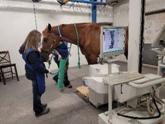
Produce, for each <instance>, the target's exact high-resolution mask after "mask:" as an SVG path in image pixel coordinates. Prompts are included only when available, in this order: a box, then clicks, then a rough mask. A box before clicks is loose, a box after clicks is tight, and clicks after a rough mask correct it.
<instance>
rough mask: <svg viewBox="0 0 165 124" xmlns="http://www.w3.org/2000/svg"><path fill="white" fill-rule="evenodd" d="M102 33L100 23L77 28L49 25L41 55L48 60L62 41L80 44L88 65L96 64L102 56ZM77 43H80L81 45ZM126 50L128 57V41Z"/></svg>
mask: <svg viewBox="0 0 165 124" xmlns="http://www.w3.org/2000/svg"><path fill="white" fill-rule="evenodd" d="M58 27H59V28H58ZM127 29H128V28H127ZM76 30H77V32H78V37H77V34H76ZM100 31H101V24H98V23H79V24H76V28H75V25H74V24H62V25H60V26H54V27H51V25H50V24H49V25H48V26H47V27H46V29H45V30H44V31H43V32H42V33H43V42H42V48H41V53H42V54H43V55H44V56H45V59H46V60H48V57H49V54H50V53H51V52H52V50H53V49H55V48H56V47H57V46H58V45H59V43H60V42H61V41H66V42H69V43H72V44H75V45H77V44H79V47H80V49H81V52H82V54H84V55H85V57H86V59H87V62H88V64H96V63H97V58H98V57H99V54H100ZM127 32H128V30H127ZM126 39H128V33H127V34H126ZM77 41H79V43H78V42H77ZM125 48H126V49H125V55H126V57H127V51H128V50H127V48H128V40H126V43H125Z"/></svg>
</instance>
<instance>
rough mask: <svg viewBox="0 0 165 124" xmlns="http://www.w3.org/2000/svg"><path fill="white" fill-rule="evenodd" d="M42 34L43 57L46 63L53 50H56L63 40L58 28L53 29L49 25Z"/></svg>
mask: <svg viewBox="0 0 165 124" xmlns="http://www.w3.org/2000/svg"><path fill="white" fill-rule="evenodd" d="M42 34H43V39H42V48H41V55H42V57H43V59H44V61H47V60H48V59H49V55H50V54H51V52H52V51H53V49H55V48H56V47H57V46H58V45H59V43H60V41H61V38H60V36H59V35H58V34H57V32H56V28H55V27H52V26H51V25H50V24H48V26H47V27H46V28H45V30H44V31H43V32H42Z"/></svg>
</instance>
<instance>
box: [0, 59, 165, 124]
mask: <svg viewBox="0 0 165 124" xmlns="http://www.w3.org/2000/svg"><path fill="white" fill-rule="evenodd" d="M119 64H120V65H121V70H126V64H124V63H121V62H119ZM144 72H145V73H147V72H152V73H156V69H152V68H144ZM86 75H88V66H82V67H81V69H77V68H71V69H69V79H70V81H71V83H72V85H73V89H65V91H64V92H60V91H59V90H58V89H57V88H56V87H55V83H54V82H53V80H52V78H51V77H52V76H51V75H49V78H48V79H46V82H47V84H46V86H47V89H46V93H45V94H44V96H43V97H42V100H43V102H44V103H48V106H49V107H50V109H51V111H50V113H49V114H47V115H45V116H42V117H40V118H35V116H34V114H33V111H32V87H31V82H30V81H28V80H27V79H25V77H20V81H19V82H17V81H16V80H11V81H8V82H7V85H3V83H2V82H0V124H98V122H97V116H98V114H99V113H101V112H104V111H105V110H106V109H107V106H104V107H101V108H99V109H96V108H95V107H93V106H92V105H91V104H90V103H88V102H86V101H84V100H83V99H82V98H80V97H79V96H78V95H77V94H76V93H75V88H76V87H77V86H80V85H82V84H83V82H82V80H81V79H82V77H83V76H86ZM164 94H165V93H164V88H163V89H162V91H161V96H162V97H163V96H165V95H164Z"/></svg>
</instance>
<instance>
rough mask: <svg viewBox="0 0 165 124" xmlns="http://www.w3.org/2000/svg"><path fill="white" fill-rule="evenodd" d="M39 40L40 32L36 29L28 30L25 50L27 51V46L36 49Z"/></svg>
mask: <svg viewBox="0 0 165 124" xmlns="http://www.w3.org/2000/svg"><path fill="white" fill-rule="evenodd" d="M40 41H41V33H40V32H39V31H37V30H32V31H31V32H29V34H28V36H27V37H26V39H25V43H26V46H25V51H27V50H28V49H29V48H32V49H35V50H38V47H39V46H38V44H39V43H40Z"/></svg>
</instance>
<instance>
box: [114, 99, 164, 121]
mask: <svg viewBox="0 0 165 124" xmlns="http://www.w3.org/2000/svg"><path fill="white" fill-rule="evenodd" d="M152 99H153V102H154V105H155V107H156V110H157V112H158V115H157V116H153V117H134V116H129V115H123V114H120V113H117V115H118V116H122V117H125V118H131V119H138V120H148V119H155V118H160V116H161V112H160V110H159V108H158V106H157V104H156V100H155V98H154V97H152Z"/></svg>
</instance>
